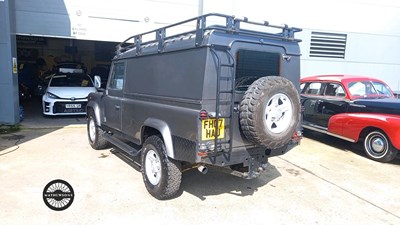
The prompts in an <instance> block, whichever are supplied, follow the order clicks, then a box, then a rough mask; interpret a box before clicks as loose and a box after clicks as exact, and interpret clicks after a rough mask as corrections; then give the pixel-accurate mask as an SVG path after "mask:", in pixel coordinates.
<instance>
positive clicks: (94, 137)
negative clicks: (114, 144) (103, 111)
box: [87, 112, 109, 150]
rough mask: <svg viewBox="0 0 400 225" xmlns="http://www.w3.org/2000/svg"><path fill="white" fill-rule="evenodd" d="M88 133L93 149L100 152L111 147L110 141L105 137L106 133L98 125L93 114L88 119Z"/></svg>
mask: <svg viewBox="0 0 400 225" xmlns="http://www.w3.org/2000/svg"><path fill="white" fill-rule="evenodd" d="M87 133H88V139H89V144H90V146H92V148H93V149H96V150H100V149H105V148H107V147H108V146H109V143H108V141H107V140H106V139H105V138H104V137H103V135H104V131H103V130H102V129H101V128H100V127H99V126H98V125H97V124H96V120H95V115H94V113H93V112H90V113H89V116H88V119H87Z"/></svg>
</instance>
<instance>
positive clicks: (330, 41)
mask: <svg viewBox="0 0 400 225" xmlns="http://www.w3.org/2000/svg"><path fill="white" fill-rule="evenodd" d="M346 42H347V34H337V33H325V32H311V44H310V57H319V58H339V59H344V57H345V53H346Z"/></svg>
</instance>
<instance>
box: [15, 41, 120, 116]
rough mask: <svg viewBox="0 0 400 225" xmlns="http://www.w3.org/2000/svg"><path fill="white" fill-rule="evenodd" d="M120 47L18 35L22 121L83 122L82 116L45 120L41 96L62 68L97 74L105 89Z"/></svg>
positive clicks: (90, 75)
mask: <svg viewBox="0 0 400 225" xmlns="http://www.w3.org/2000/svg"><path fill="white" fill-rule="evenodd" d="M117 44H118V43H115V42H102V41H88V40H75V39H64V38H50V37H38V36H22V35H17V57H18V58H17V61H18V83H19V100H20V106H21V107H20V108H21V112H20V117H21V119H22V121H24V122H27V123H29V122H34V123H46V121H49V120H52V121H54V120H72V121H74V122H76V121H79V122H84V117H83V116H46V117H44V116H43V106H42V96H43V94H44V93H45V92H46V89H47V86H48V83H49V81H50V79H51V77H52V76H54V74H56V73H59V72H60V69H61V68H62V72H63V73H68V72H74V73H75V72H77V71H80V72H82V73H85V74H87V75H89V77H91V78H92V79H93V76H94V75H99V76H100V77H101V78H102V85H103V86H104V85H105V82H106V80H107V77H108V72H109V69H110V63H111V59H112V57H113V56H114V51H115V46H116V45H117ZM68 69H70V70H68ZM71 69H72V70H71ZM75 69H77V70H75ZM78 69H79V70H78ZM80 72H79V73H80ZM90 82H91V81H90ZM71 97H74V96H71ZM74 105H76V106H77V105H78V104H74ZM39 121H40V122H39ZM67 123H68V122H67Z"/></svg>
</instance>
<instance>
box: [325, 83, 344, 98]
mask: <svg viewBox="0 0 400 225" xmlns="http://www.w3.org/2000/svg"><path fill="white" fill-rule="evenodd" d="M324 95H325V96H335V97H345V96H346V94H345V92H344V89H343V87H342V86H341V85H340V84H337V83H329V84H327V85H326V88H325V93H324Z"/></svg>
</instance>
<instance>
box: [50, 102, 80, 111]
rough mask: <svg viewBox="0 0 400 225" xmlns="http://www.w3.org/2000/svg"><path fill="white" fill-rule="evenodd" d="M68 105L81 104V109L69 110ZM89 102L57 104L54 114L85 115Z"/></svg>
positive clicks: (55, 104)
mask: <svg viewBox="0 0 400 225" xmlns="http://www.w3.org/2000/svg"><path fill="white" fill-rule="evenodd" d="M67 104H80V107H79V108H67V107H66V105H67ZM86 104H87V102H56V103H54V107H53V113H84V112H86Z"/></svg>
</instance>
